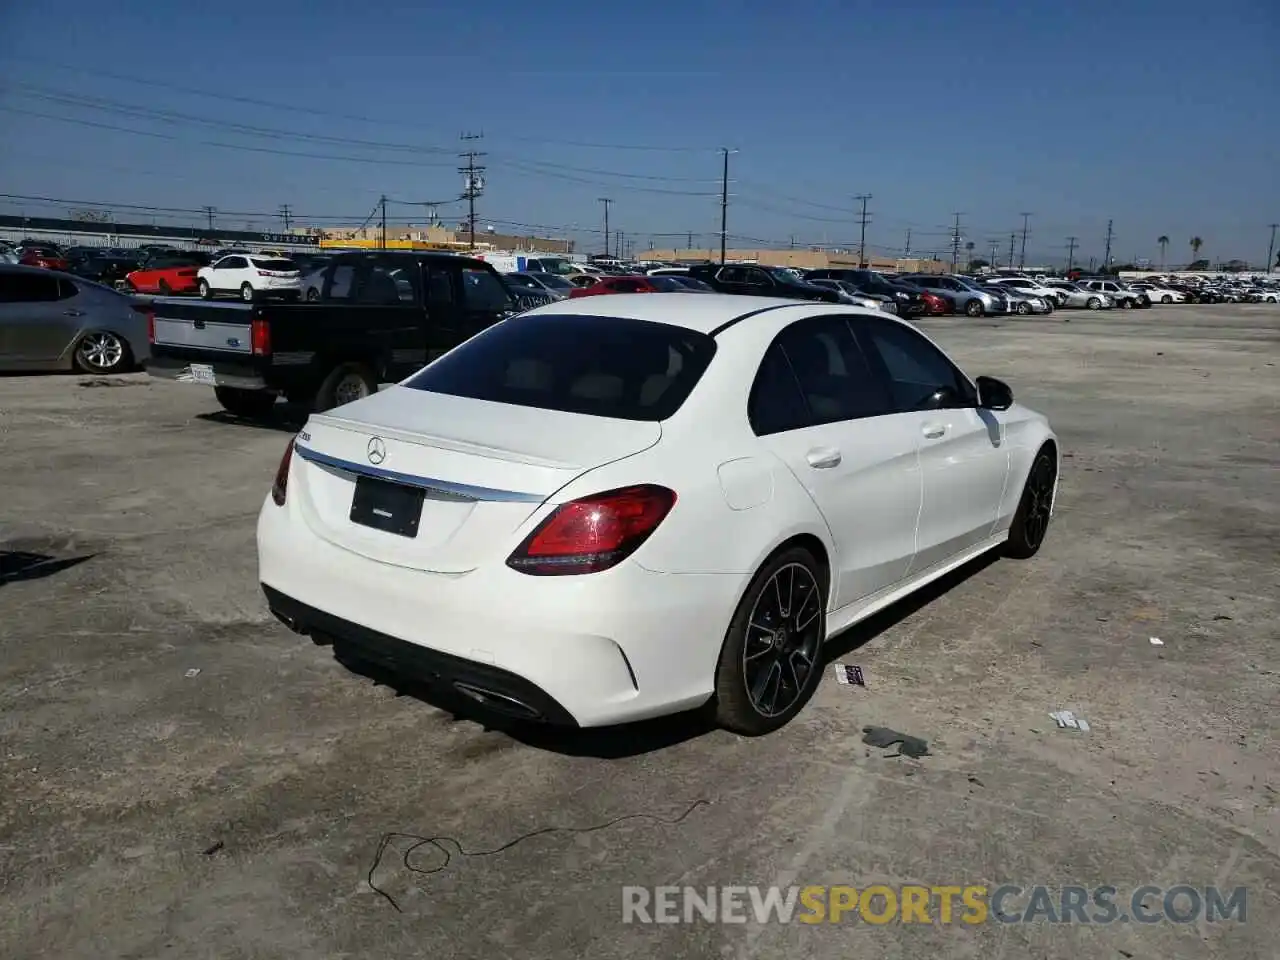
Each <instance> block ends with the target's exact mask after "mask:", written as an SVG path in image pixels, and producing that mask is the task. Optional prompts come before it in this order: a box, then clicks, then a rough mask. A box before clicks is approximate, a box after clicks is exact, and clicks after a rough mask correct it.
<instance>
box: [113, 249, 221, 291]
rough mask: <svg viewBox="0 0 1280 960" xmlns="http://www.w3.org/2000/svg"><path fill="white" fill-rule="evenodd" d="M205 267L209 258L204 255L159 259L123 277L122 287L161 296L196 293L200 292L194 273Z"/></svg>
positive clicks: (183, 255)
mask: <svg viewBox="0 0 1280 960" xmlns="http://www.w3.org/2000/svg"><path fill="white" fill-rule="evenodd" d="M208 265H209V256H208V254H204V253H190V254H186V253H184V254H179V255H177V256H168V257H166V256H160V257H157V258H155V259H154V260H151V261H149V262H148V263H145V264H143V266H142V268H141V269H139V270H134V271H133V272H132V273H127V274H125V278H124V286H125V289H126V290H129V291H131V292H137V293H158V294H160V295H161V296H169V295H170V294H173V293H196V292H197V290H198V289H199V282H198V279H197V277H196V272H197V271H198V270H199V269H200V268H201V267H207V266H208Z"/></svg>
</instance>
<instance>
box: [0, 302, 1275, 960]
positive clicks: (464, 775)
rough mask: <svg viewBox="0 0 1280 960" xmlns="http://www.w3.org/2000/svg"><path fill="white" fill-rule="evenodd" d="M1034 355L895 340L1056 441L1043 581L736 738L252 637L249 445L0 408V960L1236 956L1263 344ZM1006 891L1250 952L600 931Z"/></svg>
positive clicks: (90, 411)
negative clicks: (858, 898) (1149, 891)
mask: <svg viewBox="0 0 1280 960" xmlns="http://www.w3.org/2000/svg"><path fill="white" fill-rule="evenodd" d="M1065 316H1069V317H1070V321H1071V322H1063V320H1062V318H1063V317H1064V314H1061V313H1059V314H1055V315H1054V316H1053V317H1051V318H1043V319H1036V320H1029V319H1028V320H1023V319H1018V320H1014V321H999V320H980V321H971V320H967V319H947V320H938V321H930V322H926V323H925V324H923V326H925V327H926V328H927V329H929V331H930V332H931V333H933V334H934V335H935V336H936V337H937V338H938V339H939V340H940V342H941V343H942V344H943V345H944V346H946V347H947V348H948V349H949V350H951V351H952V353H953V355H954V356H955V357H956V358H957V359H958V360H959V361H960V362H961V363H962V364H963V365H964V366H965V367H966V368H967V369H968V370H969V371H970V372H971V373H974V374H977V373H986V374H991V375H994V376H998V377H1001V378H1003V379H1006V380H1007V381H1009V382H1010V383H1011V384H1012V386H1013V389H1014V392H1015V395H1016V396H1017V397H1018V399H1019V400H1021V401H1023V402H1026V403H1027V404H1029V405H1031V406H1032V407H1035V408H1037V409H1039V410H1041V411H1043V412H1045V413H1046V414H1048V415H1049V417H1050V418H1051V420H1052V422H1053V424H1054V426H1055V428H1056V429H1057V431H1058V433H1059V435H1060V437H1061V440H1062V444H1063V449H1064V451H1065V459H1064V462H1063V467H1064V470H1063V476H1062V488H1061V497H1060V502H1059V510H1058V514H1057V517H1056V519H1055V522H1054V525H1053V526H1052V527H1051V528H1050V532H1049V537H1048V541H1047V543H1046V545H1045V548H1044V549H1043V551H1042V552H1041V553H1040V555H1039V556H1038V557H1037V558H1036V559H1034V560H1032V561H1029V562H1021V563H1020V562H1014V561H1009V560H996V561H994V562H984V563H977V564H973V565H971V566H969V567H968V568H965V569H964V570H962V571H960V573H959V574H958V575H956V576H952V577H950V578H948V579H947V581H946V582H945V583H943V584H941V585H940V586H939V588H938V589H936V590H931V591H930V592H929V594H928V596H926V597H923V598H920V599H918V600H913V601H911V602H910V603H908V604H907V605H905V606H904V607H899V608H895V609H893V610H891V611H889V612H888V614H887V615H883V616H879V617H877V618H876V619H875V621H874V622H873V623H870V624H867V625H864V626H862V627H860V628H858V629H856V630H854V631H852V632H851V633H849V634H847V635H845V636H843V637H841V638H839V639H838V641H837V642H836V644H835V647H836V649H835V650H833V657H837V658H839V659H840V660H842V661H843V662H846V663H856V664H858V665H860V666H861V667H862V668H863V670H864V671H865V675H866V680H867V686H866V688H865V689H862V688H858V687H850V686H841V685H838V684H836V683H835V681H834V679H832V678H830V677H829V678H828V679H825V680H824V682H823V686H822V687H821V688H820V690H819V692H818V695H817V697H816V698H815V700H814V702H813V703H812V704H811V705H810V706H809V708H808V709H807V710H806V711H805V712H804V713H803V714H802V715H801V716H800V718H799V719H798V720H797V721H796V722H795V723H793V724H792V725H791V726H790V727H788V728H787V729H785V730H784V731H782V732H780V733H778V734H776V735H774V736H771V737H767V738H764V739H757V740H747V739H741V738H738V737H735V736H732V735H729V734H726V733H723V732H719V731H708V730H706V729H704V728H702V727H700V726H699V725H698V724H697V723H695V722H694V721H693V720H692V719H690V718H688V717H679V718H674V719H671V720H664V721H661V722H655V723H650V724H645V725H642V726H638V727H631V728H626V729H621V730H609V731H597V732H589V733H583V734H576V735H559V734H549V733H546V732H542V731H538V730H532V729H514V730H503V729H488V728H486V727H485V726H484V725H482V724H481V723H478V722H477V721H476V720H475V719H474V718H467V717H462V718H459V717H456V716H455V715H454V714H453V713H452V712H450V711H448V710H445V709H441V708H440V706H439V705H438V704H433V703H432V702H431V699H430V696H429V695H424V694H421V692H420V691H408V692H405V693H403V694H398V693H397V692H396V691H395V690H394V689H393V688H392V687H389V686H387V685H384V684H381V683H378V682H375V679H376V678H371V677H369V676H367V675H365V674H362V673H357V672H353V671H352V670H350V669H348V668H347V667H345V666H343V665H342V664H340V663H338V662H336V661H335V659H334V657H333V655H332V652H331V651H330V650H329V649H328V648H325V647H319V646H316V645H313V644H312V643H311V642H310V641H308V640H307V639H305V638H302V637H298V636H295V635H293V634H291V633H290V632H289V631H288V630H286V629H285V628H284V627H283V626H281V625H279V624H278V623H276V622H275V621H274V620H273V619H272V618H271V617H270V616H269V614H268V612H267V609H266V606H265V604H264V602H263V600H262V597H261V594H260V592H259V590H258V587H257V581H256V575H255V555H254V544H253V538H254V518H255V516H256V514H257V511H258V507H259V505H260V503H261V501H262V498H263V496H264V493H265V491H266V488H267V486H268V485H269V483H270V479H271V475H272V473H273V471H274V468H275V464H276V462H277V460H278V458H279V455H280V453H281V452H282V450H283V448H284V445H285V443H286V440H287V438H288V429H289V424H288V423H287V422H285V421H284V420H283V419H281V420H280V421H277V422H273V423H272V424H270V425H256V426H255V425H250V424H246V423H240V422H235V421H234V420H232V419H230V418H227V417H224V416H222V415H221V414H220V413H218V412H217V409H218V408H217V405H216V403H215V402H214V400H213V397H212V395H211V392H210V391H208V390H207V389H205V388H200V387H192V386H183V385H179V384H174V383H163V382H152V381H150V380H149V379H148V378H147V377H146V376H145V375H142V374H134V375H130V376H126V377H112V378H107V379H93V378H86V377H79V376H46V377H36V376H11V377H2V378H0V449H2V450H3V477H4V480H3V483H2V484H0V494H2V497H0V504H2V506H0V564H3V568H2V570H0V640H2V641H3V642H2V643H0V957H6V958H26V957H67V958H94V960H102V958H108V957H111V958H115V957H119V958H125V957H128V958H152V957H162V956H168V957H181V958H184V960H195V958H206V957H207V958H215V957H216V958H219V960H228V958H242V957H243V958H250V957H253V958H286V957H288V958H300V957H305V958H310V960H321V958H354V957H360V958H365V957H395V958H399V957H431V958H435V957H439V958H445V957H451V958H452V957H457V958H465V957H485V958H492V957H521V958H524V957H566V958H568V957H575V958H576V957H592V958H593V960H604V958H615V957H617V958H621V957H634V958H654V957H676V956H689V957H733V958H752V957H758V958H782V957H798V956H804V957H810V958H815V960H823V958H837V957H839V958H843V957H847V956H852V955H855V954H856V955H864V954H865V955H867V956H876V957H884V958H898V957H902V958H913V960H914V958H920V957H940V958H941V957H948V958H950V957H956V958H968V957H975V958H976V957H981V958H985V960H995V958H1001V957H1007V958H1010V960H1013V958H1019V960H1020V958H1027V957H1038V958H1063V960H1065V958H1078V957H1105V958H1109V957H1129V958H1131V957H1140V958H1153V960H1154V958H1168V957H1175V956H1176V957H1178V958H1180V960H1191V958H1198V957H1211V956H1212V957H1232V958H1252V957H1257V958H1263V957H1266V958H1272V957H1274V956H1275V955H1276V946H1275V944H1276V942H1277V938H1278V937H1280V919H1277V917H1278V916H1280V910H1278V908H1280V814H1278V812H1277V810H1278V808H1277V802H1278V801H1280V738H1278V737H1277V732H1278V720H1277V703H1278V702H1280V695H1278V691H1280V672H1278V671H1280V651H1278V650H1277V646H1276V641H1277V637H1280V589H1278V587H1280V572H1278V571H1280V564H1278V562H1277V558H1278V556H1280V497H1278V496H1277V494H1280V483H1277V477H1278V476H1280V471H1277V461H1278V450H1280V367H1277V363H1278V362H1280V349H1277V348H1278V346H1280V310H1277V309H1276V308H1275V307H1273V306H1269V305H1258V306H1242V305H1230V306H1217V307H1193V306H1187V307H1168V308H1156V309H1153V310H1151V311H1146V312H1143V313H1141V314H1122V313H1120V312H1119V311H1115V312H1113V313H1112V314H1110V315H1097V314H1087V313H1083V312H1077V313H1073V314H1068V315H1065ZM1151 637H1159V638H1161V639H1162V640H1163V641H1164V644H1163V646H1155V645H1153V644H1151V642H1150V639H1149V638H1151ZM194 671H199V672H198V673H194ZM384 679H385V678H384ZM1059 708H1068V709H1072V710H1075V711H1077V712H1078V713H1079V714H1080V715H1081V716H1084V717H1086V718H1087V719H1088V721H1089V723H1090V724H1091V729H1090V730H1089V732H1087V733H1084V732H1079V731H1072V730H1060V729H1058V728H1057V727H1056V726H1055V725H1054V722H1053V721H1052V720H1051V719H1050V718H1049V716H1048V713H1049V711H1051V710H1056V709H1059ZM868 724H878V725H885V726H889V727H893V728H895V729H897V730H900V731H905V732H908V733H910V734H913V735H916V736H919V737H923V738H925V739H926V740H927V741H928V742H929V747H930V751H931V752H930V755H929V756H927V757H924V758H923V759H920V760H911V759H907V758H902V757H897V758H894V757H890V756H887V755H886V754H887V753H889V752H892V751H883V750H879V749H874V748H871V747H868V746H866V745H864V744H863V743H862V740H861V730H862V727H863V726H864V725H868ZM697 800H705V801H707V803H706V804H705V805H699V806H697V807H695V808H694V809H693V810H692V811H691V812H689V813H688V815H687V816H686V817H685V818H684V819H683V820H682V821H681V822H680V823H678V824H666V823H661V822H656V821H651V820H643V819H641V820H628V821H624V822H622V823H619V824H617V825H615V826H613V827H610V828H608V829H604V830H600V831H596V832H592V833H578V834H566V833H556V834H547V835H543V836H539V837H536V838H534V839H530V840H527V841H525V842H523V843H522V844H520V845H518V846H515V847H513V848H511V849H510V850H508V851H506V852H504V853H501V854H497V855H494V856H489V857H480V858H467V857H460V856H457V855H456V853H455V855H454V856H453V858H452V860H451V862H450V863H449V864H448V866H447V868H446V869H444V870H442V871H440V872H438V873H435V874H433V875H422V874H418V873H413V872H411V871H409V870H407V869H406V868H405V866H404V864H403V863H402V861H401V858H400V853H401V852H402V851H403V850H404V849H405V847H406V846H407V841H405V840H403V839H393V840H392V841H391V844H390V847H389V850H388V851H387V854H386V856H385V857H384V858H383V860H382V862H381V864H380V865H379V867H378V869H377V870H376V871H375V873H374V879H375V882H376V883H377V884H378V885H379V886H380V887H382V888H383V889H384V890H386V891H387V893H389V894H390V895H391V896H392V897H393V898H394V899H395V901H396V903H397V904H398V905H399V908H400V910H399V911H397V909H396V907H395V906H393V905H392V903H391V902H389V901H388V900H387V899H384V898H383V897H381V896H379V895H378V894H377V893H375V892H374V891H373V890H372V889H371V888H370V885H369V883H368V881H367V877H368V874H369V871H370V867H371V864H372V863H373V860H374V856H375V853H376V851H377V848H378V846H379V841H380V838H381V836H382V835H383V834H384V833H386V832H389V831H400V832H404V833H409V834H418V835H423V836H428V837H430V836H447V837H453V838H457V840H458V841H460V842H461V843H462V844H463V845H464V846H465V847H466V848H467V849H469V850H473V851H474V850H488V849H491V848H494V847H498V846H500V845H501V844H503V843H505V842H506V841H508V840H510V839H512V838H514V837H516V836H518V835H520V834H523V833H526V832H528V831H532V830H536V829H538V828H541V827H546V826H552V825H562V826H570V825H575V826H588V825H592V824H598V823H601V822H603V821H607V820H610V819H612V818H616V817H622V816H626V815H632V814H648V815H651V816H653V817H661V818H666V819H675V818H677V817H679V816H680V815H681V814H683V813H685V812H686V811H687V810H688V808H689V807H690V805H691V804H693V803H694V802H695V801H697ZM442 860H443V857H442V856H441V855H440V854H439V853H438V852H436V851H435V850H434V849H432V848H426V849H423V850H419V851H418V853H417V854H416V855H415V859H414V860H412V861H411V863H412V864H413V865H414V866H416V867H417V868H418V869H419V870H427V869H430V868H432V867H433V866H435V865H438V864H439V863H440V862H441V861H442ZM1004 882H1008V883H1014V884H1018V885H1021V886H1024V887H1025V886H1030V885H1032V884H1035V883H1045V884H1051V885H1062V884H1073V883H1078V884H1081V885H1085V886H1089V887H1093V886H1096V885H1100V884H1110V885H1113V886H1115V887H1117V888H1120V889H1121V890H1122V891H1125V890H1129V889H1132V888H1134V887H1137V886H1139V885H1142V884H1147V883H1149V884H1153V885H1156V886H1160V887H1165V888H1167V887H1170V886H1173V885H1175V884H1179V883H1187V884H1191V885H1193V886H1197V887H1200V888H1203V887H1204V886H1206V885H1211V884H1217V885H1220V886H1225V887H1235V886H1245V887H1247V891H1248V894H1247V895H1248V914H1247V920H1246V922H1244V923H1239V922H1218V923H1212V924H1210V923H1201V922H1193V923H1189V924H1176V923H1172V922H1168V921H1165V922H1161V923H1156V924H1151V925H1143V924H1135V923H1128V924H1124V923H1115V924H1112V925H1106V926H1103V925H1097V924H1092V925H1081V924H1072V925H1054V924H1047V923H1037V924H1012V925H1006V924H1001V923H994V922H992V923H986V924H982V925H979V926H966V925H964V924H955V925H943V924H941V923H934V924H932V925H900V924H896V923H894V924H889V925H885V926H872V925H869V924H866V923H863V922H861V921H856V922H853V921H851V922H845V923H842V924H838V925H825V924H824V925H818V926H806V925H801V924H790V925H783V924H766V925H760V924H757V923H754V922H750V923H746V924H738V925H713V924H707V923H693V924H676V925H661V926H657V925H655V926H642V925H635V924H624V923H623V922H622V918H621V903H622V894H621V890H622V887H623V886H624V885H663V884H692V885H696V886H699V887H705V886H706V885H710V884H736V885H749V884H760V885H768V884H779V885H784V886H786V885H790V884H800V885H807V884H850V885H853V886H856V887H859V888H863V887H865V886H867V885H869V884H873V883H887V884H902V883H923V884H925V885H939V884H956V885H965V884H985V885H988V886H992V887H994V886H996V885H998V884H1000V883H1004Z"/></svg>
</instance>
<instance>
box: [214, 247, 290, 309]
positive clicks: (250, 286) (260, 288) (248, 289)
mask: <svg viewBox="0 0 1280 960" xmlns="http://www.w3.org/2000/svg"><path fill="white" fill-rule="evenodd" d="M196 284H197V286H198V288H199V290H200V296H202V297H204V298H205V299H206V300H211V299H213V298H214V297H216V296H218V295H219V294H235V295H237V296H238V297H239V298H240V299H241V300H244V301H245V302H246V303H252V302H253V301H254V300H258V299H260V298H263V297H282V298H284V299H287V300H297V299H299V298H300V297H301V296H302V275H301V273H300V272H299V271H298V265H297V264H296V263H294V262H293V261H292V260H285V259H281V258H278V257H264V256H260V255H256V254H238V253H237V254H232V255H230V256H226V257H223V258H221V259H220V260H217V261H216V262H214V263H213V264H211V265H209V266H207V267H201V268H200V270H199V271H198V272H197V273H196Z"/></svg>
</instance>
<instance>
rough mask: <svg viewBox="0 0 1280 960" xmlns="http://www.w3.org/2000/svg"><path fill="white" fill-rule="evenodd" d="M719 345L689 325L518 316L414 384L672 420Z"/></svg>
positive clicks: (549, 406) (550, 406)
mask: <svg viewBox="0 0 1280 960" xmlns="http://www.w3.org/2000/svg"><path fill="white" fill-rule="evenodd" d="M715 349H716V346H715V341H714V340H712V339H711V338H710V337H709V336H707V335H706V334H703V333H698V332H696V331H693V330H688V329H686V328H684V327H678V326H671V325H669V324H664V323H652V322H650V321H648V320H632V319H626V318H621V317H598V316H582V315H578V314H567V315H563V314H535V315H533V316H524V317H513V318H512V319H510V320H506V321H504V322H502V323H499V324H497V325H495V326H493V327H490V328H489V329H488V330H486V331H485V332H484V333H482V334H480V335H479V336H477V337H473V338H472V339H471V340H468V341H467V342H466V343H464V344H463V345H462V346H460V347H458V348H457V349H455V350H452V351H450V352H449V353H447V354H445V356H443V357H441V358H440V359H439V360H437V361H436V362H435V363H433V364H431V365H430V366H429V367H426V368H425V369H423V370H422V371H420V372H419V373H418V374H416V375H415V376H414V377H412V378H411V379H410V380H409V381H408V382H407V386H410V387H413V388H414V389H415V390H427V391H430V392H432V393H443V394H447V395H449V396H454V397H470V398H472V399H475V400H489V401H492V402H494V403H508V404H512V405H514V406H520V407H539V408H542V409H544V410H562V411H565V412H567V413H584V414H589V415H591V416H596V417H612V418H614V419H618V420H651V421H652V420H665V419H667V418H668V417H670V416H671V415H672V414H673V413H675V412H676V411H677V410H678V409H680V405H681V404H682V403H684V401H685V399H686V398H687V397H688V396H689V393H690V392H691V391H692V390H693V387H694V385H695V384H696V383H697V382H698V380H699V379H700V378H701V376H702V374H703V372H704V371H705V370H706V369H707V365H708V364H709V363H710V362H711V357H712V356H713V355H714V354H715Z"/></svg>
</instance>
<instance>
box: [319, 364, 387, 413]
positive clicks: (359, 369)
mask: <svg viewBox="0 0 1280 960" xmlns="http://www.w3.org/2000/svg"><path fill="white" fill-rule="evenodd" d="M377 392H378V378H377V376H376V375H375V374H374V372H373V371H372V370H370V369H369V368H368V367H367V366H366V365H365V364H363V363H340V364H338V366H336V367H334V368H333V369H332V370H331V371H329V375H328V376H327V377H325V378H324V382H323V383H321V384H320V389H319V390H317V391H316V397H315V401H314V407H315V410H316V412H317V413H323V412H324V411H325V410H332V409H333V408H334V407H340V406H342V405H343V404H344V403H351V402H353V401H355V400H360V399H362V398H364V397H367V396H370V395H371V394H374V393H377Z"/></svg>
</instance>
